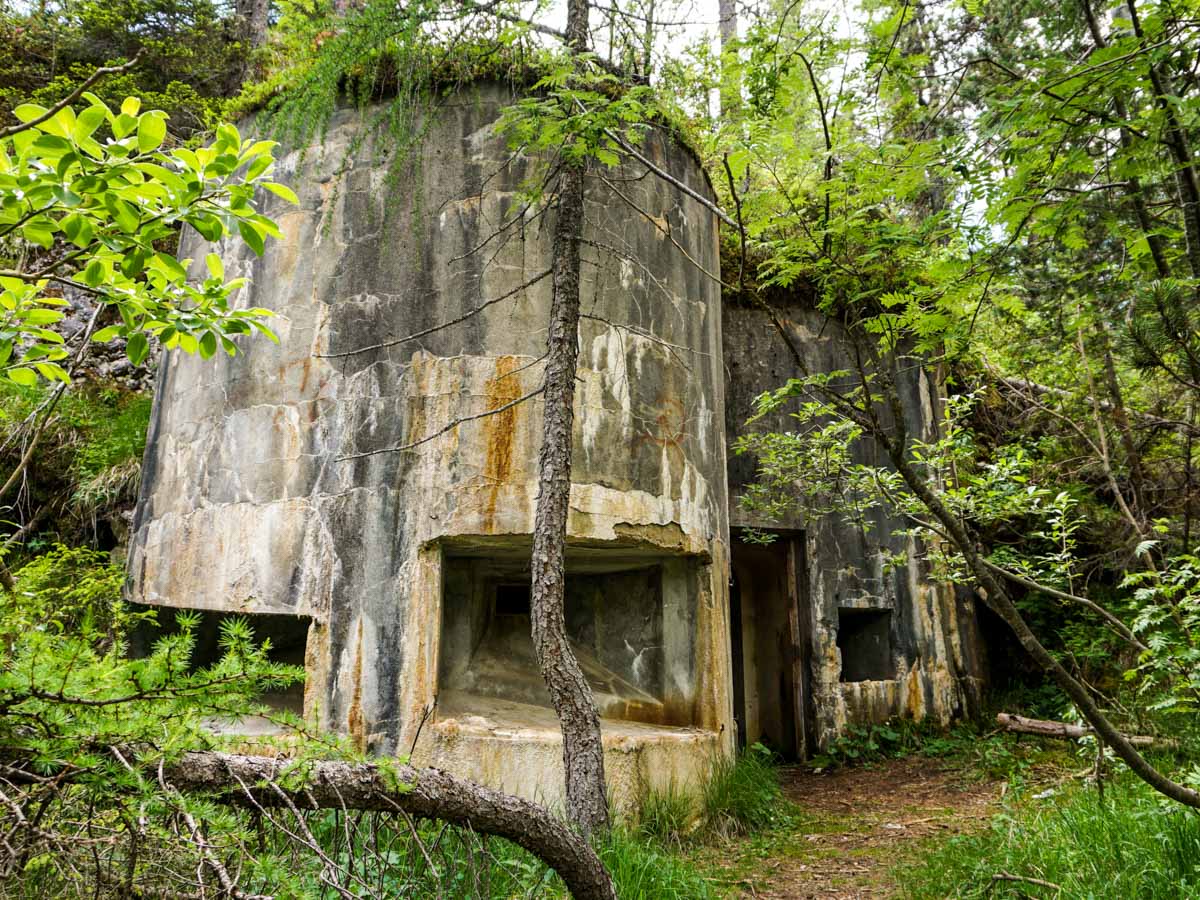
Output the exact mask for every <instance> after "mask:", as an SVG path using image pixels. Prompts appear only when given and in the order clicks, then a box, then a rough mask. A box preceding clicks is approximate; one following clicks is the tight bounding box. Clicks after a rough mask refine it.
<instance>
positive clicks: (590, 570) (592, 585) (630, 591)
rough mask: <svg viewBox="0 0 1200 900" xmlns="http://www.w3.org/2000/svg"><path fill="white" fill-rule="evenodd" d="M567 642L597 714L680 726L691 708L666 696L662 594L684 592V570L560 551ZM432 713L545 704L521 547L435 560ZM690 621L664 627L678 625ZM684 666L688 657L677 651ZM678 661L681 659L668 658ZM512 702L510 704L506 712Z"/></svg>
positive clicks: (506, 711)
mask: <svg viewBox="0 0 1200 900" xmlns="http://www.w3.org/2000/svg"><path fill="white" fill-rule="evenodd" d="M566 562H567V565H566V570H567V571H566V583H565V591H564V593H565V597H564V601H565V603H564V605H565V610H564V612H565V614H566V626H567V636H568V638H569V639H570V642H571V646H572V648H573V649H574V651H575V656H576V658H577V659H578V660H579V664H580V666H581V667H582V669H583V673H584V675H585V677H586V678H587V679H588V681H589V683H590V684H591V686H592V691H593V695H594V697H595V700H596V704H597V706H598V708H599V710H600V714H601V715H602V716H604V717H606V718H611V719H626V720H630V721H635V722H645V723H649V724H660V725H677V724H678V725H688V724H692V722H691V712H690V710H685V709H679V708H676V706H672V705H671V703H670V702H669V700H668V691H667V677H668V667H669V666H670V665H671V663H672V661H673V659H674V657H672V656H671V655H670V654H669V653H668V652H667V648H668V646H672V647H673V646H674V645H673V644H672V643H671V641H670V640H668V638H667V636H665V634H664V628H665V627H666V625H667V622H668V617H666V616H665V615H664V609H665V603H666V598H667V597H668V596H671V597H676V598H679V597H684V596H690V594H691V593H692V591H693V590H694V589H693V588H692V586H691V582H692V581H693V580H694V579H692V577H691V570H690V569H689V568H688V567H685V566H682V565H678V564H675V565H672V564H671V563H670V562H669V561H668V558H667V557H664V556H663V555H661V554H658V555H651V554H645V553H643V554H633V553H628V552H624V553H622V552H617V553H607V552H605V551H603V550H601V549H598V548H587V549H586V550H576V549H571V550H569V551H568V554H567V561H566ZM442 590H443V596H442V637H441V641H440V642H439V660H438V673H439V674H438V683H439V700H438V706H439V710H441V711H443V712H445V711H447V710H452V711H453V712H454V713H461V714H470V715H482V716H489V717H492V718H494V719H497V720H501V719H504V720H507V719H510V718H513V717H514V716H515V717H517V718H519V716H520V715H521V713H520V707H521V706H526V707H527V706H528V705H533V706H540V707H549V706H550V696H549V693H548V692H547V690H546V686H545V682H544V681H543V680H542V675H541V671H540V669H539V668H538V665H537V660H536V658H535V655H534V651H533V640H532V635H531V629H530V624H531V623H530V579H529V550H528V549H527V545H526V544H524V543H518V540H513V539H510V542H506V543H503V544H500V543H497V545H496V546H487V547H486V548H480V549H476V548H471V550H470V551H469V552H461V551H460V552H458V553H456V552H454V548H451V550H450V552H447V553H446V554H445V555H444V556H443V558H442ZM687 621H690V617H689V616H688V615H687V614H686V613H684V612H683V611H678V612H675V613H674V614H673V615H672V616H671V617H669V622H670V623H671V625H673V626H677V627H679V628H680V629H681V630H686V629H687V627H688V626H687V624H686V623H687ZM682 652H684V653H686V656H687V659H680V660H678V661H676V663H675V664H676V666H680V665H682V664H684V663H688V662H690V658H691V651H690V650H683V651H682ZM677 655H682V653H677ZM514 704H516V705H517V706H514Z"/></svg>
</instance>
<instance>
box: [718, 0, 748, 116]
mask: <svg viewBox="0 0 1200 900" xmlns="http://www.w3.org/2000/svg"><path fill="white" fill-rule="evenodd" d="M717 9H718V24H719V28H720V34H721V116H722V118H725V119H727V120H732V119H734V118H736V117H737V114H738V112H739V111H740V110H741V105H742V100H741V93H742V84H741V79H740V78H739V77H738V72H737V67H738V58H737V47H736V46H735V45H736V43H737V36H738V14H737V2H736V0H719V2H718V4H717Z"/></svg>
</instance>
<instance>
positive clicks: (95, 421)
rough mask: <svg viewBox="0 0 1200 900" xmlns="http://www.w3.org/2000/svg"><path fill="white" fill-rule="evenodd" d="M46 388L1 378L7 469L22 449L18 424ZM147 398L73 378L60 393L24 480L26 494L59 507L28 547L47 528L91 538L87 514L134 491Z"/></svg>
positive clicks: (129, 498) (126, 499)
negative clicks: (76, 382) (73, 382)
mask: <svg viewBox="0 0 1200 900" xmlns="http://www.w3.org/2000/svg"><path fill="white" fill-rule="evenodd" d="M52 390H53V388H52V387H51V386H50V385H49V384H47V383H46V382H44V381H43V382H39V383H38V384H36V385H34V386H33V387H21V386H19V385H15V384H11V383H9V382H7V381H5V382H0V446H2V447H3V448H4V450H3V453H2V454H0V460H2V461H3V467H4V470H5V471H9V470H11V468H12V467H13V466H15V465H16V464H17V461H18V460H19V459H20V457H21V455H22V452H23V451H22V446H21V441H20V432H21V426H22V424H23V423H25V422H26V420H27V419H28V418H29V417H30V416H31V415H32V414H33V413H34V412H35V411H36V410H37V409H38V408H39V407H40V406H41V405H42V404H43V403H45V402H46V400H47V398H48V396H49V395H50V393H51V391H52ZM151 403H152V400H151V398H150V397H149V396H148V395H146V394H140V393H135V392H132V391H126V390H121V389H119V388H117V387H113V386H99V385H88V384H84V385H77V386H76V387H75V389H73V390H71V391H68V392H66V393H64V394H63V396H62V398H61V399H60V400H59V402H58V405H57V406H56V407H55V408H54V413H53V414H52V415H51V416H50V418H49V420H48V421H47V423H46V427H45V431H44V432H43V435H42V441H41V444H40V446H39V451H38V454H37V465H36V466H34V467H32V468H31V470H30V471H28V473H27V474H26V478H25V480H24V492H25V496H26V497H27V498H28V500H29V502H31V503H33V504H43V503H50V504H59V503H61V504H62V506H59V509H62V513H60V514H58V515H55V516H54V518H53V519H52V520H51V521H49V522H47V523H46V525H45V526H43V534H42V535H39V536H38V537H36V538H34V539H32V541H31V543H29V544H27V549H32V550H36V549H37V548H38V547H39V546H41V543H42V541H43V540H44V539H45V532H47V531H49V532H54V533H56V534H57V536H58V538H59V539H61V540H69V541H76V540H85V539H90V538H92V537H94V532H93V529H92V527H90V526H91V524H92V523H91V521H90V520H92V519H93V518H94V517H95V516H98V515H104V514H105V513H109V512H111V511H112V510H113V509H114V508H116V507H120V506H122V505H128V504H130V503H132V502H133V501H134V500H135V499H136V492H137V486H138V483H139V478H140V473H141V464H142V454H143V452H144V451H145V448H146V429H147V426H148V425H149V422H150V410H151ZM63 501H65V502H63ZM10 562H11V560H10Z"/></svg>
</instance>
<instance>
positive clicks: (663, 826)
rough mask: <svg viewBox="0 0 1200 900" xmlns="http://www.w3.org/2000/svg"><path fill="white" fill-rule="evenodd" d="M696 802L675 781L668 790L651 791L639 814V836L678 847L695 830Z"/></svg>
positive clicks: (643, 801) (643, 800)
mask: <svg viewBox="0 0 1200 900" xmlns="http://www.w3.org/2000/svg"><path fill="white" fill-rule="evenodd" d="M696 813H697V810H696V799H695V797H694V796H693V794H692V793H691V792H689V791H685V790H681V789H680V788H679V786H678V785H676V784H675V783H674V782H671V784H670V785H668V786H667V788H666V790H658V789H655V788H651V789H650V790H649V791H647V792H646V796H645V797H644V798H643V799H642V805H641V809H640V810H639V811H638V815H637V828H636V831H637V833H638V834H639V835H640V836H642V837H645V838H650V839H653V840H656V841H658V842H659V843H661V844H664V845H667V846H670V845H678V844H680V843H682V842H683V840H684V838H685V837H686V836H687V835H688V834H689V833H690V832H692V831H693V830H694V826H695V824H696Z"/></svg>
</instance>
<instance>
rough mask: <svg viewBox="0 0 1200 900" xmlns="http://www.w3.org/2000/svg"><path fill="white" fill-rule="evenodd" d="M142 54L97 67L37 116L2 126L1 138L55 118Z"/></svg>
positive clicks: (133, 64)
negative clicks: (103, 79) (89, 89)
mask: <svg viewBox="0 0 1200 900" xmlns="http://www.w3.org/2000/svg"><path fill="white" fill-rule="evenodd" d="M141 56H142V53H141V51H140V50H139V51H138V52H137V53H136V54H134V57H133V59H131V60H129V62H127V63H122V64H121V65H119V66H105V67H102V68H99V69H97V70H96V71H95V72H93V73H92V74H91V75H89V76H88V77H87V78H86V79H85V80H84V82H83V84H81V85H79V87H77V88H75V90H73V91H71V93H69V94H67V96H65V97H63V98H62V99H61V100H59V101H58V102H57V103H55V104H54V105H53V106H51V107H50V108H49V109H48V110H46V111H45V112H44V113H42V114H41V115H40V116H38V117H37V118H34V119H30V120H29V121H28V122H22V123H21V124H20V125H10V126H9V127H8V128H0V140H2V139H4V138H6V137H12V136H13V135H14V134H19V133H20V132H22V131H27V130H29V129H30V128H36V127H37V126H38V125H41V124H42V123H43V122H46V121H48V120H50V119H53V118H54V117H55V116H56V115H58V114H59V113H60V112H61V111H62V110H64V109H66V108H67V107H68V106H70V105H71V104H72V103H74V102H75V101H76V100H78V99H79V98H80V97H82V96H83V92H84V91H86V90H87V89H88V88H90V87H91V86H92V85H93V84H95V83H96V82H97V81H99V80H100V79H101V78H104V77H106V76H108V75H116V74H117V73H119V72H126V71H128V70H129V69H132V68H133V67H134V66H136V65H137V63H138V60H139V59H140V58H141Z"/></svg>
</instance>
